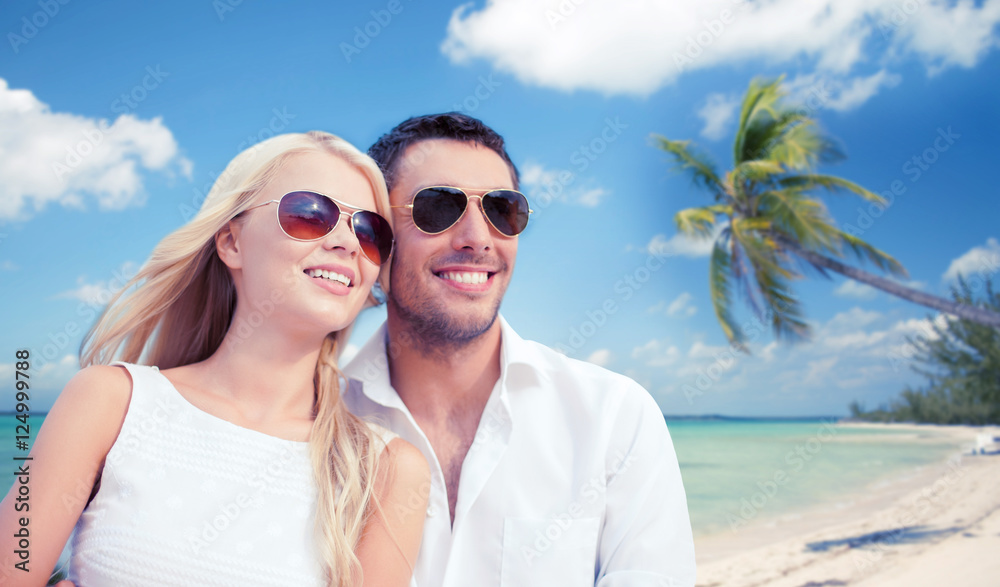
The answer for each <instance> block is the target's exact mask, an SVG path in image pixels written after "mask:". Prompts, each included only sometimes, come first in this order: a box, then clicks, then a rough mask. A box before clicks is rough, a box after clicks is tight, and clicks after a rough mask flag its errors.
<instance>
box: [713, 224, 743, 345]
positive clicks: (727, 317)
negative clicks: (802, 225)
mask: <svg viewBox="0 0 1000 587" xmlns="http://www.w3.org/2000/svg"><path fill="white" fill-rule="evenodd" d="M725 242H726V239H725V238H719V239H718V240H716V241H715V245H714V246H713V247H712V258H711V261H710V263H709V270H708V275H709V280H708V289H709V292H710V294H711V297H712V309H714V310H715V317H716V318H717V319H718V320H719V325H720V326H722V332H723V333H725V335H726V338H727V339H728V340H729V342H731V343H732V344H735V345H738V346H740V347H742V346H743V332H742V331H740V329H739V328H737V325H736V320H735V319H734V318H733V315H732V312H731V311H730V309H731V307H732V292H731V290H730V286H729V278H730V268H731V259H730V256H729V253H728V252H727V251H726V246H725Z"/></svg>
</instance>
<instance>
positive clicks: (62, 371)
mask: <svg viewBox="0 0 1000 587" xmlns="http://www.w3.org/2000/svg"><path fill="white" fill-rule="evenodd" d="M33 356H34V355H33ZM43 361H44V359H42V358H41V357H38V356H35V358H33V359H32V370H31V371H29V372H28V375H29V376H30V377H31V389H32V392H31V409H32V410H34V411H37V412H44V411H48V410H49V409H50V408H51V407H52V403H53V402H54V401H55V400H56V398H57V397H59V393H60V392H61V391H62V389H63V388H64V387H66V383H68V382H69V380H70V379H72V378H73V375H75V374H76V373H77V371H79V370H80V362H79V360H78V359H77V356H76V355H73V354H66V355H63V356H62V357H58V358H54V360H52V361H48V362H43ZM15 367H16V365H15V363H0V379H2V380H3V381H14V372H15V370H16V368H15ZM15 404H16V398H15V397H14V394H13V393H11V394H3V397H0V410H4V411H8V410H13V409H14V408H15Z"/></svg>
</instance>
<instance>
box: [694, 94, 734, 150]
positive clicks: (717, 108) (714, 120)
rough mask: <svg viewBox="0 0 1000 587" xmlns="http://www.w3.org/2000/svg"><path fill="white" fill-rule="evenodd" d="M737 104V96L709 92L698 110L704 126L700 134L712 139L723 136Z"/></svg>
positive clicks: (715, 139)
mask: <svg viewBox="0 0 1000 587" xmlns="http://www.w3.org/2000/svg"><path fill="white" fill-rule="evenodd" d="M739 105H740V99H739V97H736V96H726V95H725V94H718V93H716V94H710V95H709V96H708V98H706V100H705V104H704V105H703V106H702V107H701V108H700V109H699V110H698V117H699V118H701V119H702V120H704V121H705V126H704V127H702V129H701V136H703V137H705V138H707V139H710V140H713V141H717V140H719V139H721V138H722V137H724V136H725V135H726V131H727V130H729V122H730V121H731V120H733V116H734V115H735V114H736V108H737V107H738V106H739Z"/></svg>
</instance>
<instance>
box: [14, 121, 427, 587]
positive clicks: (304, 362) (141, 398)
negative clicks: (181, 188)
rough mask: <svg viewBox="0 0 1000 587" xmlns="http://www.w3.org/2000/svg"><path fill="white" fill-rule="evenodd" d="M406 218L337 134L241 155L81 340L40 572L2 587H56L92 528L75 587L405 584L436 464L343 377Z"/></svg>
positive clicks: (58, 442) (38, 476)
mask: <svg viewBox="0 0 1000 587" xmlns="http://www.w3.org/2000/svg"><path fill="white" fill-rule="evenodd" d="M370 210H376V211H377V212H378V213H379V214H381V215H382V216H379V214H375V213H373V212H370ZM388 216H389V201H388V195H387V193H386V190H385V184H384V181H383V178H382V175H381V173H380V172H379V170H378V167H377V166H376V165H375V163H374V162H373V161H372V160H371V159H369V158H368V157H367V156H366V155H364V154H362V153H361V152H359V151H358V150H357V149H355V148H354V147H352V146H351V145H349V144H348V143H346V142H344V141H343V140H341V139H339V138H337V137H334V136H333V135H329V134H326V133H319V132H310V133H307V134H294V135H281V136H278V137H274V138H272V139H269V140H267V141H264V142H262V143H260V144H258V145H255V146H254V147H251V148H250V149H248V150H246V151H244V152H243V153H240V154H239V155H238V156H237V157H236V158H235V159H234V160H233V161H232V162H231V163H230V164H229V166H228V167H227V168H226V170H225V172H224V173H223V174H222V175H221V176H220V177H219V179H218V180H217V181H216V183H215V185H214V186H213V188H212V190H211V192H209V194H208V196H207V198H206V200H205V202H204V204H203V205H202V208H201V210H200V211H199V213H198V215H197V216H196V217H195V218H194V219H193V220H192V221H191V222H190V223H188V224H187V225H185V226H183V227H182V228H180V229H179V230H177V231H176V232H174V233H173V234H171V235H169V236H167V237H166V238H165V239H163V241H162V242H161V243H160V244H159V245H158V246H157V247H156V249H155V250H154V251H153V253H152V256H151V257H150V259H149V261H148V262H147V263H146V265H145V266H144V267H143V269H142V270H141V271H140V272H139V274H138V275H137V276H136V277H135V279H133V280H132V282H130V283H129V284H128V285H127V286H126V287H125V289H123V290H122V293H120V294H119V295H118V296H117V297H116V298H115V299H113V300H112V302H111V303H110V304H109V306H108V308H107V310H106V311H105V312H104V314H103V315H102V316H101V318H100V319H99V320H98V322H97V323H96V324H95V325H94V328H93V329H92V330H91V331H90V332H89V333H88V335H87V336H86V337H85V339H84V342H83V345H82V346H81V365H83V366H84V367H85V368H84V369H83V370H82V371H80V372H79V373H78V374H77V375H76V376H75V377H74V378H73V379H72V380H71V381H70V382H69V383H68V384H67V386H66V388H65V390H64V391H63V393H62V394H61V395H60V397H59V399H58V400H57V401H56V403H55V405H54V406H53V408H52V411H51V412H49V415H48V416H47V418H46V420H45V423H44V426H43V427H42V429H41V431H40V433H39V435H38V438H37V440H36V442H35V445H34V448H33V450H32V457H33V460H32V461H31V465H30V466H31V502H30V514H29V515H30V533H31V550H30V565H29V567H30V572H28V573H23V572H21V571H17V572H15V573H14V574H12V575H11V576H8V577H7V578H6V579H5V581H4V584H17V585H21V584H23V585H43V584H45V581H46V580H47V579H48V577H49V572H50V571H51V569H52V567H53V566H54V565H55V563H56V560H57V558H58V556H59V553H60V550H61V549H62V547H63V545H64V544H65V542H66V540H67V538H68V536H69V535H70V532H71V531H72V530H73V527H74V525H76V526H77V532H76V535H75V538H74V542H73V558H72V560H71V565H70V578H71V579H72V580H73V581H74V583H76V584H77V585H78V587H90V586H95V585H125V584H137V585H154V584H155V585H161V584H176V585H209V584H211V585H224V584H234V585H235V584H239V585H247V584H262V585H284V584H287V585H319V584H332V585H338V586H340V585H355V584H358V583H360V582H361V581H362V580H363V582H364V584H372V585H376V584H377V585H407V584H409V580H410V575H411V573H412V567H413V564H414V561H415V559H416V555H417V551H418V549H419V542H420V535H421V530H422V524H423V518H424V516H423V511H424V509H425V508H426V495H427V491H426V487H427V484H429V480H428V479H429V473H428V467H427V463H426V460H425V459H424V458H423V456H422V455H421V454H420V453H419V451H418V450H417V449H415V448H414V447H413V446H412V445H410V444H408V443H406V442H405V441H403V440H402V439H398V438H395V439H393V438H392V436H394V435H392V434H391V433H389V432H387V431H385V430H384V429H381V428H379V427H377V426H375V425H369V424H366V423H364V422H362V421H361V420H359V419H358V418H356V417H354V416H353V415H351V414H349V413H348V412H347V411H346V409H344V407H343V404H342V403H341V399H340V389H341V386H342V385H344V384H345V382H344V381H343V380H342V378H341V376H340V373H339V371H338V369H337V365H336V360H337V357H338V355H339V353H340V351H341V350H342V349H343V346H344V344H345V343H346V340H347V335H348V332H349V330H350V327H351V325H352V323H353V321H354V319H355V317H356V316H357V314H358V312H359V311H360V310H361V309H362V306H364V305H365V304H366V302H371V301H372V298H371V296H370V290H371V287H372V285H373V284H374V282H375V281H376V279H378V278H379V275H380V270H382V273H381V275H382V276H383V277H386V276H387V275H388V270H387V268H388V265H387V261H388V257H389V255H390V253H391V248H392V231H391V228H390V226H389V224H388V222H387V221H386V220H385V218H386V217H388ZM383 287H386V285H385V281H383ZM114 358H120V359H121V360H123V361H127V363H118V364H115V365H111V364H110V363H111V362H112V360H113V359H114ZM140 361H141V362H142V363H144V364H146V365H155V367H149V366H140V365H136V364H135V363H139V362H140ZM157 367H158V369H157ZM383 449H384V450H383ZM14 498H15V496H14V494H13V493H11V494H8V496H7V498H6V499H5V500H4V502H3V504H2V512H0V532H2V536H3V537H2V538H0V548H3V549H4V550H3V552H4V553H11V552H13V551H14V550H15V549H17V546H16V540H17V538H16V537H15V538H11V537H12V536H13V535H14V534H15V533H16V532H17V531H18V527H19V517H21V516H23V515H25V514H24V513H18V512H16V511H15V509H14V507H13V506H14ZM409 514H414V515H409ZM4 556H6V555H4ZM11 566H12V565H10V566H8V568H10V567H11Z"/></svg>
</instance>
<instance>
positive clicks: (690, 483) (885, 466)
mask: <svg viewBox="0 0 1000 587" xmlns="http://www.w3.org/2000/svg"><path fill="white" fill-rule="evenodd" d="M832 422H834V421H833V420H832V419H827V420H815V421H775V420H719V421H711V420H709V421H703V420H673V421H672V420H670V419H668V420H667V426H668V428H669V429H670V435H671V437H672V438H673V441H674V448H675V450H676V452H677V458H678V461H679V462H680V468H681V475H682V477H683V478H684V488H685V490H686V492H687V498H688V509H689V511H690V514H691V525H692V528H693V530H694V533H695V536H704V535H707V534H714V533H718V532H723V531H728V530H730V529H732V528H733V527H734V526H733V524H734V523H735V524H738V523H740V522H743V521H746V522H757V521H761V520H765V519H773V518H777V517H780V516H784V515H787V514H794V513H796V512H801V511H805V510H807V509H810V508H813V507H815V506H817V505H823V504H836V503H838V502H843V501H846V500H848V499H850V498H851V496H855V495H858V494H860V493H863V492H865V491H866V489H867V488H870V487H872V486H874V485H876V484H878V483H880V482H884V481H888V480H892V479H895V478H898V477H900V476H902V475H906V474H908V473H910V472H912V471H913V470H914V469H916V468H917V467H920V466H922V465H927V464H931V463H935V462H941V461H944V460H946V459H947V458H948V457H950V456H952V455H954V454H955V453H957V452H959V451H960V447H959V446H958V445H957V444H956V443H955V441H954V440H949V439H948V438H947V437H945V436H944V435H942V434H941V433H940V432H935V431H934V430H933V429H927V430H926V431H924V430H921V431H912V430H900V429H887V428H853V427H844V426H838V425H836V424H834V423H832Z"/></svg>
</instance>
